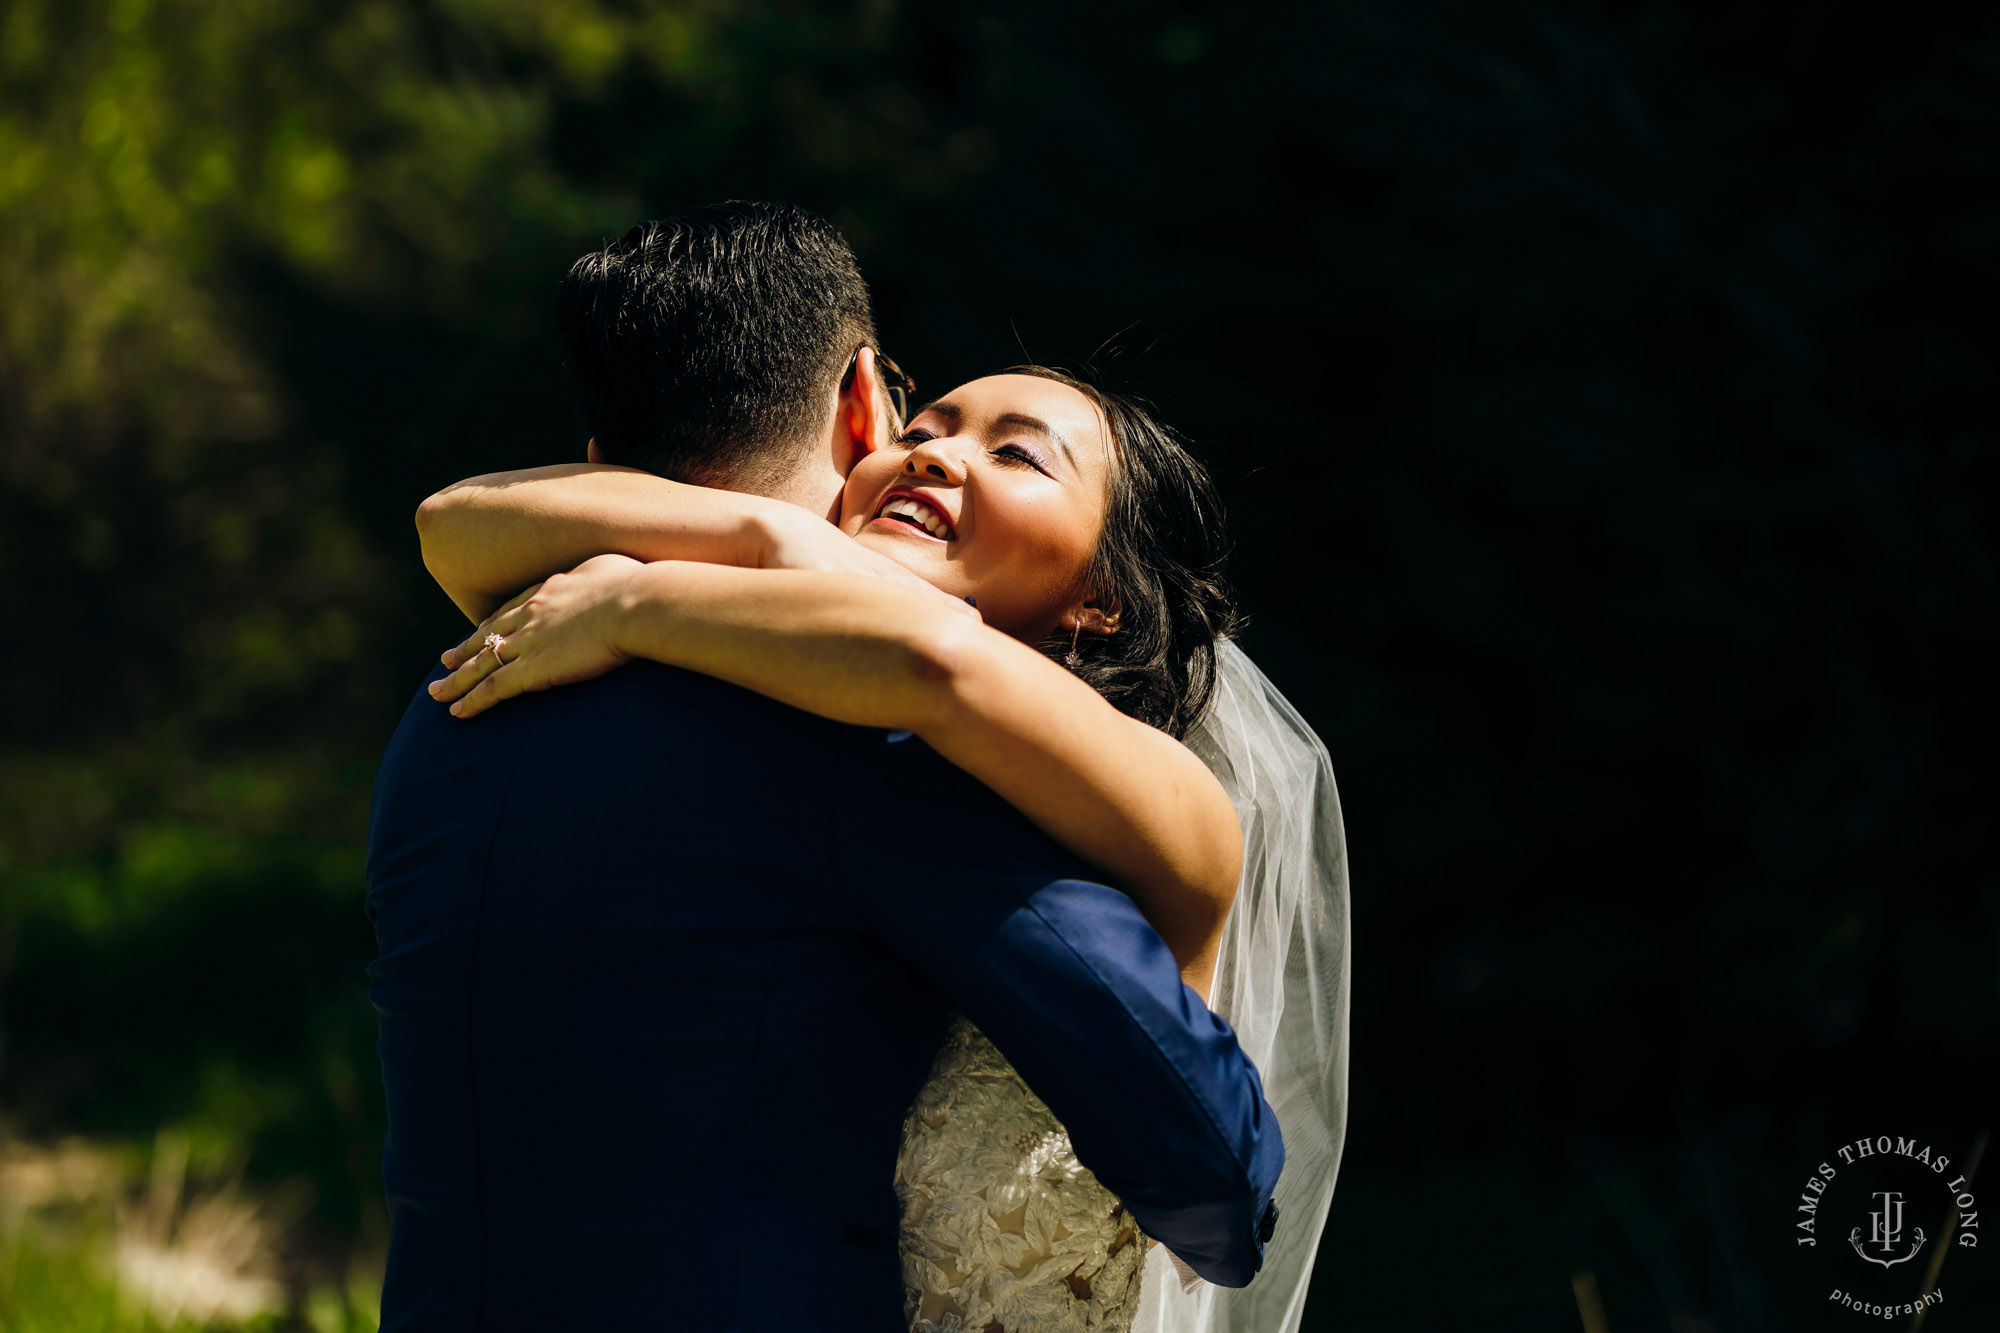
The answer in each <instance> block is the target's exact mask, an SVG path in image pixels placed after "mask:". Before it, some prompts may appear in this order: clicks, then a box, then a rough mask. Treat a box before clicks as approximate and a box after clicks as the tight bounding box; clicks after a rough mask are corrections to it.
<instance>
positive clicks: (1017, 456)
mask: <svg viewBox="0 0 2000 1333" xmlns="http://www.w3.org/2000/svg"><path fill="white" fill-rule="evenodd" d="M993 456H994V457H995V458H1004V459H1006V460H1008V461H1009V462H1012V463H1026V464H1027V465H1028V466H1029V467H1031V468H1033V469H1034V470H1035V471H1037V472H1040V473H1042V474H1043V475H1047V473H1048V470H1049V468H1048V464H1047V463H1046V462H1044V461H1043V459H1042V456H1041V455H1040V454H1037V453H1036V452H1035V451H1034V450H1033V449H1030V448H1029V447H1028V446H1027V445H1025V444H1003V445H1001V446H1000V447H999V448H998V449H995V450H994V451H993Z"/></svg>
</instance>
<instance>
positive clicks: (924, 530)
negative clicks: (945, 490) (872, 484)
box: [868, 486, 958, 542]
mask: <svg viewBox="0 0 2000 1333" xmlns="http://www.w3.org/2000/svg"><path fill="white" fill-rule="evenodd" d="M898 501H901V502H902V504H901V505H900V506H898V504H897V502H898ZM892 508H896V509H898V512H899V513H900V514H901V517H896V516H892V515H891V514H890V512H889V511H890V510H891V509H892ZM913 510H914V511H915V512H912V511H913ZM868 523H869V526H871V527H872V526H874V525H875V524H877V523H886V524H889V525H891V526H892V527H895V528H898V529H901V530H902V531H904V532H908V533H911V534H913V535H916V536H920V537H928V538H930V539H931V540H932V541H942V542H949V541H956V540H957V539H958V525H957V524H956V523H954V522H952V518H951V515H950V514H947V513H946V512H945V510H944V506H943V505H942V504H940V503H938V501H937V498H936V496H935V494H934V493H927V492H925V491H920V490H917V489H916V488H914V487H911V486H893V487H891V488H890V489H889V490H888V491H887V492H886V493H884V495H883V496H882V499H881V501H880V502H879V503H877V504H876V506H875V513H874V516H873V517H872V518H870V519H869V520H868Z"/></svg>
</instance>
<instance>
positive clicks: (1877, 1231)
mask: <svg viewBox="0 0 2000 1333" xmlns="http://www.w3.org/2000/svg"><path fill="white" fill-rule="evenodd" d="M1875 1198H1876V1200H1877V1202H1878V1203H1879V1205H1880V1206H1879V1207H1877V1208H1876V1209H1875V1211H1874V1212H1872V1213H1870V1214H1868V1224H1869V1225H1868V1244H1867V1247H1866V1248H1863V1246H1862V1243H1861V1228H1860V1227H1856V1228H1854V1230H1853V1231H1851V1232H1849V1233H1848V1236H1847V1241H1848V1243H1849V1244H1850V1245H1852V1246H1853V1247H1854V1252H1855V1253H1856V1254H1858V1255H1860V1256H1861V1257H1862V1258H1863V1259H1866V1260H1867V1261H1868V1262H1869V1263H1871V1264H1880V1265H1882V1267H1884V1268H1894V1267H1895V1266H1896V1265H1897V1264H1903V1263H1908V1262H1909V1261H1910V1260H1911V1259H1914V1258H1915V1257H1916V1255H1917V1251H1918V1250H1921V1249H1923V1248H1924V1229H1923V1228H1922V1227H1918V1228H1917V1229H1916V1231H1917V1238H1916V1239H1915V1240H1913V1241H1911V1242H1910V1248H1909V1251H1908V1252H1907V1253H1905V1254H1901V1255H1897V1254H1896V1248H1897V1247H1898V1246H1899V1245H1901V1244H1902V1243H1903V1196H1902V1194H1901V1193H1900V1192H1899V1191H1896V1190H1877V1191H1876V1192H1875ZM1871 1249H1872V1250H1879V1251H1880V1252H1881V1255H1875V1254H1870V1253H1869V1252H1868V1251H1869V1250H1871ZM1882 1255H1893V1256H1895V1257H1893V1258H1883V1257H1881V1256H1882Z"/></svg>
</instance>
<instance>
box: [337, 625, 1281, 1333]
mask: <svg viewBox="0 0 2000 1333" xmlns="http://www.w3.org/2000/svg"><path fill="white" fill-rule="evenodd" d="M1085 875H1086V872H1085V871H1084V870H1083V868H1082V867H1081V866H1080V865H1079V864H1078V863H1077V862H1076V861H1075V860H1074V859H1073V858H1071V857H1070V856H1069V855H1067V854H1066V853H1064V852H1062V851H1061V850H1059V849H1058V848H1056V847H1055V846H1054V845H1053V844H1052V843H1050V842H1049V841H1048V840H1047V839H1046V838H1044V837H1042V836H1041V835H1040V834H1039V833H1038V832H1037V831H1036V830H1034V829H1033V828H1032V827H1031V826H1029V825H1028V824H1027V823H1026V821H1025V820H1023V819H1022V818H1021V817H1020V816H1019V815H1018V814H1017V813H1016V812H1015V811H1014V810H1012V809H1011V808H1010V807H1008V806H1006V805H1005V804H1004V803H1003V802H1001V801H1000V800H999V799H998V798H997V797H995V796H993V795H992V793H990V792H988V791H987V790H986V789H985V788H983V787H981V786H980V785H979V784H977V783H975V782H973V781H972V780H971V779H970V778H968V777H966V776H965V775H964V774H963V773H961V772H959V771H958V770H957V769H955V768H953V767H951V766H950V765H949V764H947V763H945V762H944V761H943V760H941V759H940V758H939V757H938V756H937V755H936V754H935V753H934V752H933V751H931V750H929V749H928V748H927V747H926V746H924V745H923V743H922V742H921V741H919V740H915V739H908V738H904V739H901V740H897V739H894V738H892V737H891V736H890V735H888V734H885V733H883V732H881V731H876V730H870V729H866V728H857V727H847V726H842V725H839V724H836V723H831V722H826V721H824V720H822V719H819V718H814V717H810V716H808V715H806V714H803V713H800V712H797V711H796V710H793V709H790V708H787V707H785V706H784V705H781V704H777V703H773V702H771V701H770V700H767V699H764V698H762V697H760V696H756V695H752V694H749V693H747V692H745V691H742V690H738V689H736V688H734V687H732V686H728V685H724V684H721V683H719V682H716V681H713V680H710V679H707V678H705V677H701V676H696V675H692V674H689V673H685V672H680V671H675V670H671V669H669V668H665V667H660V666H657V665H654V664H651V663H643V662H641V663H634V664H632V665H630V666H627V667H625V668H623V669H621V670H618V671H615V672H613V673H611V674H610V675H608V676H605V677H602V678H600V679H598V680H595V681H591V682H589V683H587V684H582V685H574V686H569V687H566V688H563V689H558V690H552V691H550V692H548V693H545V694H536V695H529V696H525V697H522V698H519V699H516V700H513V701H511V702H509V703H507V704H505V705H503V706H501V707H500V708H498V709H496V710H494V711H493V712H491V713H489V714H486V715H484V716H482V717H479V718H475V719H472V720H470V721H461V720H459V719H456V718H453V717H451V716H449V715H448V713H447V712H446V711H445V709H444V708H443V707H442V706H440V705H438V704H437V703H435V702H433V701H432V700H431V699H430V698H429V697H428V695H427V694H425V693H424V692H422V691H419V693H418V695H417V697H416V699H415V700H414V701H412V703H411V705H410V708H409V711H408V712H407V714H406V715H405V716H404V719H403V722H402V725H401V726H400V727H399V728H398V730H397V732H396V736H395V739H394V740H393V741H392V742H391V744H390V746H389V750H388V753H387V755H386V756H385V757H384V759H383V763H382V768H381V771H380V775H379V776H378V778H377V780H376V786H375V795H374V809H373V814H372V817H371V820H370V827H369V848H368V881H369V882H368V910H369V914H370V917H371V919H372V920H373V921H374V923H375V931H376V939H377V943H378V946H379V950H380V956H379V957H378V958H377V960H376V961H375V963H374V964H373V965H372V966H371V968H370V969H369V978H370V981H371V983H372V984H371V988H370V992H369V994H370V996H371V998H372V1000H373V1002H374V1005H375V1010H376V1013H377V1016H378V1020H379V1024H380V1031H381V1040H380V1052H381V1059H382V1076H383V1081H384V1083H385V1085H386V1088H387V1092H388V1113H389V1136H388V1143H387V1146H386V1149H385V1152H384V1157H383V1175H384V1178H385V1181H386V1183H387V1188H388V1194H389V1205H390V1210H391V1213H392V1216H393V1219H394V1221H393V1233H392V1240H391V1244H390V1250H389V1269H388V1277H387V1281H386V1284H385V1290H384V1293H383V1309H382V1313H383V1328H384V1330H385V1331H386V1333H398V1331H400V1330H446V1329H449V1330H458V1329H468V1330H469V1329H478V1330H495V1329H516V1328H518V1329H524V1330H525V1329H535V1330H546V1329H552V1328H562V1329H569V1330H582V1329H621V1330H623V1329H641V1328H671V1329H676V1330H710V1329H713V1330H724V1329H771V1330H778V1329H782V1330H786V1331H787V1333H797V1330H801V1329H828V1330H846V1329H854V1330H862V1329H868V1330H879V1331H880V1333H891V1331H892V1330H896V1329H900V1328H901V1327H902V1322H901V1299H902V1297H901V1282H900V1277H899V1273H898V1266H897V1260H896V1254H895V1231H896V1222H897V1209H896V1202H895V1199H894V1196H893V1191H892V1188H891V1180H892V1175H893V1170H894V1161H895V1153H896V1147H897V1141H898V1137H899V1134H900V1131H901V1126H902V1119H903V1112H904V1109H905V1108H906V1107H907V1105H908V1104H909V1101H910V1100H911V1098H912V1097H913V1096H914V1094H915V1092H916V1090H917V1088H918V1086H919V1085H920V1084H921V1082H922V1080H923V1078H924V1076H925V1074H926V1072H927V1070H928V1067H929V1062H930V1059H931V1056H932V1054H933V1052H934V1050H935V1047H936V1044H937V1042H938V1040H939V1039H940V1037H941V1036H942V1034H943V1030H944V1025H945V1022H946V1019H947V1016H948V1013H949V1011H950V1010H951V1009H952V1008H954V1007H956V1008H959V1009H962V1010H963V1011H964V1012H965V1013H966V1014H967V1015H968V1016H970V1017H971V1018H972V1019H973V1021H975V1022H976V1023H978V1024H979V1025H980V1027H982V1028H983V1029H985V1031H986V1032H987V1034H988V1035H989V1036H990V1037H991V1038H992V1039H993V1041H994V1043H995V1044H996V1045H998V1046H999V1048H1000V1049H1001V1050H1002V1051H1003V1052H1004V1053H1006V1054H1007V1056H1008V1057H1009V1058H1010V1059H1012V1060H1013V1062H1014V1063H1015V1065H1016V1067H1017V1068H1019V1069H1020V1071H1021V1072H1022V1074H1023V1075H1024V1076H1025V1077H1026V1078H1027V1080H1028V1082H1029V1084H1030V1085H1031V1086H1032V1087H1034V1089H1035V1090H1036V1091H1037V1092H1038V1093H1039V1094H1040V1095H1041V1096H1042V1098H1043V1099H1044V1100H1045V1101H1047V1102H1048V1104H1049V1106H1050V1108H1051V1109H1052V1110H1054V1111H1055V1113H1056V1114H1057V1116H1059V1117H1060V1118H1061V1119H1062V1120H1063V1122H1064V1123H1065V1124H1066V1125H1067V1126H1068V1128H1069V1130H1070V1133H1071V1137H1072V1139H1073V1141H1074V1143H1075V1145H1076V1150H1077V1153H1078V1156H1079V1157H1080V1158H1081V1159H1082V1160H1083V1161H1084V1162H1085V1163H1086V1164H1087V1165H1089V1166H1090V1167H1091V1168H1092V1169H1093V1170H1094V1171H1095V1172H1096V1173H1097V1175H1098V1177H1099V1178H1100V1179H1101V1180H1102V1181H1103V1182H1104V1184H1105V1185H1106V1186H1107V1187H1108V1188H1110V1189H1112V1190H1114V1191H1115V1192H1117V1193H1118V1194H1119V1195H1120V1196H1122V1197H1123V1198H1124V1200H1125V1202H1126V1204H1127V1205H1128V1206H1129V1207H1130V1208H1131V1210H1132V1212H1133V1214H1134V1215H1135V1216H1136V1217H1137V1218H1138V1220H1139V1222H1140V1225H1141V1226H1143V1227H1144V1228H1145V1229H1146V1231H1147V1232H1148V1233H1149V1234H1151V1235H1153V1236H1155V1237H1157V1238H1158V1239H1159V1240H1161V1241H1162V1242H1163V1243H1165V1244H1167V1245H1169V1246H1171V1247H1172V1248H1173V1249H1174V1250H1175V1251H1176V1252H1178V1253H1179V1254H1180V1255H1181V1257H1182V1258H1183V1259H1184V1260H1186V1261H1187V1262H1188V1263H1190V1264H1191V1265H1193V1267H1194V1268H1195V1269H1196V1270H1197V1271H1198V1272H1201V1273H1203V1274H1204V1275H1206V1276H1208V1277H1209V1278H1211V1279H1213V1280H1215V1281H1218V1282H1222V1283H1227V1284H1230V1285H1241V1284H1243V1283H1245V1282H1247V1281H1249V1279H1250V1277H1251V1275H1252V1274H1253V1273H1255V1272H1256V1270H1257V1267H1258V1265H1259V1263H1260V1262H1261V1257H1262V1237H1261V1236H1260V1235H1259V1231H1260V1229H1262V1228H1265V1227H1267V1226H1268V1222H1269V1218H1268V1216H1267V1209H1268V1206H1269V1202H1270V1196H1271V1190H1272V1186H1273V1185H1274V1184H1275V1183H1276V1180H1277V1176H1278V1171H1279V1168H1280V1166H1281V1165H1282V1163H1283V1160H1284V1150H1283V1147H1282V1146H1281V1143H1280V1139H1279V1134H1278V1127H1277V1121H1276V1118H1275V1117H1274V1115H1273V1113H1272V1112H1271V1110H1270V1108H1269V1107H1268V1106H1267V1105H1266V1104H1265V1102H1264V1100H1263V1096H1262V1092H1261V1089H1260V1086H1259V1083H1258V1079H1257V1074H1256V1071H1255V1070H1254V1069H1253V1068H1252V1067H1251V1065H1250V1063H1249V1061H1248V1060H1247V1059H1246V1058H1245V1057H1244V1056H1243V1054H1242V1052H1241V1051H1240V1050H1239V1048H1238V1046H1237V1044H1236V1040H1235V1036H1234V1034H1233V1033H1232V1032H1231V1031H1230V1030H1229V1028H1228V1026H1227V1025H1226V1024H1224V1023H1223V1022H1221V1021H1220V1020H1219V1019H1216V1018H1214V1017H1213V1016H1212V1015H1210V1014H1209V1012H1208V1011H1207V1010H1206V1009H1205V1008H1204V1007H1203V1006H1202V1005H1201V1003H1200V1001H1199V998H1198V997H1197V996H1196V995H1195V994H1194V992H1192V991H1190V990H1187V989H1186V988H1185V987H1184V986H1183V985H1182V984H1181V981H1180V978H1179V976H1178V974H1177V971H1176V969H1175V965H1174V962H1173V959H1172V958H1171V956H1170V955H1169V954H1168V952H1167V950H1166V948H1165V946H1164V945H1163V944H1162V943H1161V942H1160V940H1159V937H1158V936H1157V935H1155V934H1154V933H1153V931H1152V930H1151V929H1150V928H1149V927H1148V926H1147V925H1146V923H1145V922H1144V920H1143V919H1142V918H1141V917H1140V916H1139V914H1138V912H1137V911H1136V909H1135V908H1134V907H1133V905H1132V903H1131V900H1130V899H1128V898H1126V897H1125V896H1124V895H1122V894H1120V893H1118V892H1116V891H1114V890H1112V889H1108V888H1105V887H1103V886H1102V885H1099V884H1094V883H1091V882H1089V880H1088V879H1087V878H1086V877H1085Z"/></svg>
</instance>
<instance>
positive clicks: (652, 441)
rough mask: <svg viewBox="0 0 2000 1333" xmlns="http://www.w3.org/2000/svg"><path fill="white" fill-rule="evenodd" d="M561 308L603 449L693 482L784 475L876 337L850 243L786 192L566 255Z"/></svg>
mask: <svg viewBox="0 0 2000 1333" xmlns="http://www.w3.org/2000/svg"><path fill="white" fill-rule="evenodd" d="M556 310H557V319H558V322H559V323H560V325H561V327H562V340H563V352H564V355H565V357H566V358H567V359H568V361H569V369H570V374H571V376H572V377H573V378H574V379H575V381H576V389H577V393H578V395H579V396H581V398H582V399H583V410H584V413H585V415H586V416H588V417H589V419H590V429H591V432H592V433H593V434H594V435H595V436H596V438H597V447H598V450H599V452H600V453H601V454H602V455H603V457H604V459H605V461H607V462H611V463H622V464H624V465H626V466H628V467H636V468H643V469H645V470H646V471H648V472H654V473H657V474H659V475H660V476H663V477H671V478H672V479H674V480H675V481H685V482H693V483H695V484H698V485H729V486H735V487H739V488H744V489H754V488H756V487H757V486H758V485H759V484H775V483H777V482H779V481H781V480H782V479H783V478H785V477H786V476H789V475H790V474H791V472H792V470H793V469H794V468H796V467H797V466H798V465H799V464H800V463H801V462H803V461H804V459H805V457H806V455H807V454H808V453H809V452H810V451H811V449H812V448H813V447H815V446H816V445H818V444H820V443H821V442H820V441H818V440H816V439H814V438H813V434H812V433H813V432H814V431H815V430H816V429H817V428H818V427H819V426H820V425H821V423H822V421H823V420H824V412H825V404H826V403H827V401H828V398H829V397H830V396H831V395H832V394H833V393H834V392H835V391H836V390H837V389H838V387H839V385H840V384H841V382H842V378H843V376H844V375H845V373H846V369H847V365H848V361H849V359H850V358H851V357H852V356H853V355H854V351H855V349H856V348H858V347H860V346H861V345H862V344H863V343H866V344H868V345H869V346H871V347H872V346H874V344H875V318H874V314H873V312H872V311H871V310H870V309H869V304H868V287H867V284H866V283H864V282H862V280H861V270H860V268H859V266H857V265H856V263H855V262H854V252H853V251H851V250H849V249H848V248H847V242H846V240H845V239H843V238H842V236H841V234H840V231H839V229H838V228H836V227H835V226H834V225H833V224H832V223H831V222H828V221H827V220H826V219H825V218H823V217H821V216H819V215H818V214H817V213H813V212H811V211H809V210H807V209H803V208H799V207H797V206H795V205H792V204H760V203H745V202H741V201H732V202H730V203H726V204H715V205H711V206H709V207H706V208H696V209H691V210H689V211H688V212H685V213H681V214H679V215H677V216H675V217H670V218H667V219H666V220H664V221H661V222H642V223H640V224H639V225H638V226H636V227H634V228H632V230H630V231H628V232H626V233H625V234H624V235H623V236H622V237H620V238H619V239H618V240H616V241H614V242H612V243H611V244H610V245H607V246H605V247H604V248H603V249H602V250H599V251H597V252H595V253H593V254H587V255H585V256H584V257H583V258H581V259H579V260H577V261H576V263H575V264H574V265H573V266H571V268H570V271H569V277H568V278H567V279H565V280H564V282H563V287H562V295H561V297H560V298H559V299H558V301H557V304H556Z"/></svg>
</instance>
